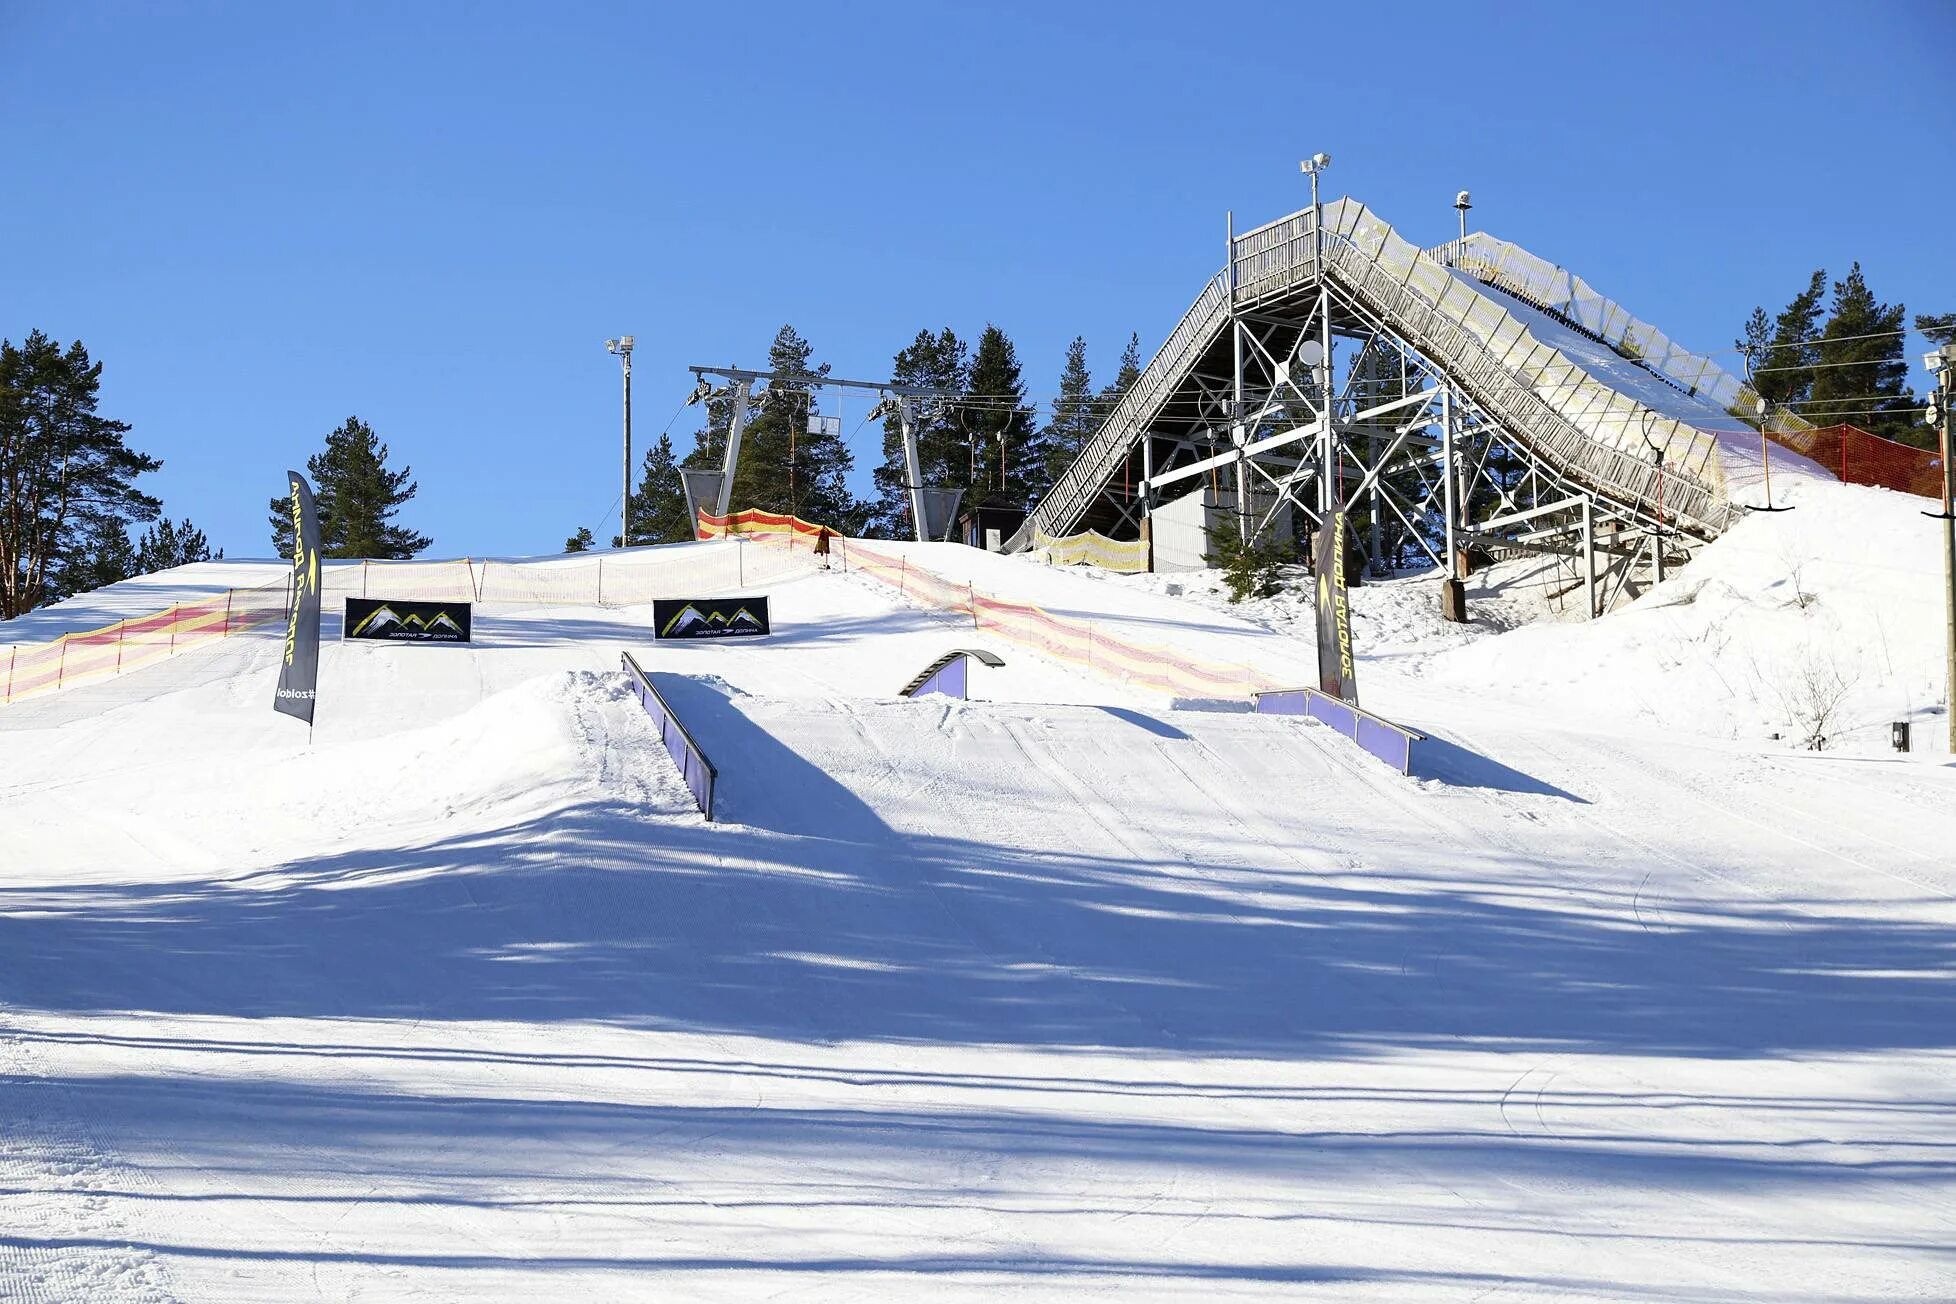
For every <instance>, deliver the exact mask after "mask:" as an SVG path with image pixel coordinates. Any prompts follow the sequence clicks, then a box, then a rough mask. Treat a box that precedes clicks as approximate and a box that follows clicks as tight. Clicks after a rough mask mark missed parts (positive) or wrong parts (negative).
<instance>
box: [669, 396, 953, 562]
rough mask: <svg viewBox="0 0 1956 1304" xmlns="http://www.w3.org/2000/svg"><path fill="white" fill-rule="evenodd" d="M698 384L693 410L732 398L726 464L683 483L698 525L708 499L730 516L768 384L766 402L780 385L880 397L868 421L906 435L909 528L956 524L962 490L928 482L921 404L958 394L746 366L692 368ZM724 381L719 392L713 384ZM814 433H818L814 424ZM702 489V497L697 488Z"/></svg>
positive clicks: (921, 530)
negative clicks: (749, 431)
mask: <svg viewBox="0 0 1956 1304" xmlns="http://www.w3.org/2000/svg"><path fill="white" fill-rule="evenodd" d="M687 370H688V371H690V372H692V373H693V376H694V378H695V380H696V383H695V385H694V387H693V392H692V393H691V394H690V395H689V396H688V397H687V399H686V402H687V403H688V405H691V404H695V403H703V402H706V401H707V400H709V399H713V398H720V397H729V396H730V397H731V398H732V399H733V416H732V420H731V421H730V422H729V424H728V426H727V447H726V454H725V456H724V457H723V458H722V459H721V465H720V469H719V470H718V471H688V472H683V473H682V475H681V478H682V479H683V480H684V482H685V486H686V510H687V512H688V513H689V514H691V516H692V519H693V520H694V521H695V522H696V523H697V522H698V520H699V510H700V508H701V507H702V506H703V505H704V503H705V499H706V498H708V497H711V498H712V499H713V503H714V507H713V514H714V515H715V516H725V515H726V514H727V508H728V507H729V505H730V500H731V495H732V494H733V482H734V471H735V469H736V468H738V467H739V465H740V437H741V434H742V433H743V432H744V431H745V430H746V428H747V416H748V412H749V411H750V410H751V409H752V407H753V403H754V398H755V395H754V386H755V385H757V384H761V383H765V384H767V385H768V387H769V388H768V389H767V390H764V391H762V393H761V401H762V402H765V401H766V399H767V395H768V394H769V393H772V392H773V387H774V385H776V384H777V383H785V384H792V385H796V386H801V387H805V388H807V389H823V388H829V389H843V390H859V391H863V392H867V393H873V394H876V395H877V396H878V398H879V401H878V403H877V405H876V406H875V407H874V408H872V409H871V410H870V413H869V419H871V420H876V419H878V418H881V417H885V416H895V417H896V418H897V421H898V423H899V425H900V426H901V428H902V432H903V459H904V475H905V481H906V483H905V488H906V490H907V491H908V494H909V498H910V524H911V528H912V530H913V531H914V532H915V534H916V536H917V539H918V540H919V541H920V542H922V541H924V540H926V539H931V538H937V537H941V535H942V534H943V532H944V531H943V530H942V529H938V528H936V527H937V526H938V523H939V522H940V521H941V522H942V523H943V526H944V528H946V529H948V528H949V525H950V521H951V519H952V518H953V517H954V516H955V515H956V513H957V500H958V496H959V493H960V491H958V490H951V489H938V488H934V487H932V486H929V485H926V484H924V483H923V475H922V467H921V466H920V464H919V462H918V458H917V404H918V402H919V401H920V400H932V399H939V400H941V399H955V398H957V397H959V395H958V394H957V392H956V391H955V390H948V389H932V388H930V387H928V386H923V385H901V384H898V383H897V382H895V381H893V380H844V379H843V378H842V377H840V376H831V375H829V374H828V372H827V371H826V370H823V371H817V372H788V371H752V370H748V369H747V368H744V367H704V366H702V367H689V368H687ZM709 377H711V378H717V379H719V380H722V381H724V382H725V384H724V385H722V386H719V387H715V385H714V384H713V380H712V379H709ZM810 433H815V431H814V429H813V425H812V419H811V428H810ZM696 484H697V485H698V486H699V490H698V496H696V494H695V485H696Z"/></svg>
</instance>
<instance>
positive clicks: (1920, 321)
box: [1915, 312, 1956, 345]
mask: <svg viewBox="0 0 1956 1304" xmlns="http://www.w3.org/2000/svg"><path fill="white" fill-rule="evenodd" d="M1915 329H1916V330H1918V331H1921V332H1922V337H1923V338H1924V339H1926V340H1928V341H1929V343H1931V344H1938V345H1940V344H1950V343H1956V312H1939V313H1930V314H1926V315H1925V314H1923V313H1917V314H1915Z"/></svg>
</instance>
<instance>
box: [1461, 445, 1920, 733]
mask: <svg viewBox="0 0 1956 1304" xmlns="http://www.w3.org/2000/svg"><path fill="white" fill-rule="evenodd" d="M1782 501H1783V502H1784V503H1785V504H1786V505H1789V506H1791V507H1793V508H1794V509H1795V510H1793V511H1788V512H1774V513H1770V514H1768V513H1754V514H1752V515H1750V516H1748V517H1747V518H1745V519H1744V520H1742V521H1741V522H1740V523H1739V524H1738V525H1737V526H1735V527H1734V528H1733V529H1732V530H1730V531H1729V532H1727V533H1726V534H1725V535H1724V536H1722V537H1721V538H1719V539H1718V540H1716V541H1715V542H1713V543H1711V544H1708V545H1706V546H1705V547H1704V548H1701V549H1700V550H1699V551H1698V554H1697V556H1696V557H1695V559H1694V560H1693V561H1692V562H1691V564H1690V565H1689V566H1686V567H1684V568H1683V569H1682V570H1680V571H1678V572H1676V573H1675V574H1674V575H1673V576H1672V577H1671V578H1670V579H1668V580H1667V581H1666V582H1665V583H1664V584H1663V585H1661V586H1659V587H1657V588H1656V589H1654V590H1652V591H1651V592H1650V593H1648V594H1646V595H1644V596H1643V597H1642V598H1640V599H1639V600H1638V601H1637V602H1635V603H1633V604H1631V605H1629V606H1628V607H1625V608H1623V609H1621V610H1619V611H1616V612H1613V613H1611V614H1610V615H1608V616H1605V617H1604V618H1603V619H1601V620H1598V621H1595V622H1593V623H1583V624H1555V625H1536V626H1531V627H1529V628H1525V629H1518V630H1515V631H1513V632H1511V633H1509V634H1506V635H1504V636H1503V637H1501V638H1499V639H1494V640H1486V641H1482V642H1480V643H1477V644H1475V645H1472V646H1469V647H1464V648H1462V649H1460V650H1459V651H1456V652H1452V653H1449V654H1447V655H1445V656H1442V657H1440V658H1437V659H1436V660H1435V661H1434V663H1433V664H1432V665H1431V666H1430V667H1429V669H1428V674H1429V676H1430V678H1431V681H1432V682H1433V683H1435V684H1438V685H1445V686H1449V687H1452V688H1456V689H1458V690H1460V691H1463V692H1474V693H1487V694H1490V695H1492V696H1495V697H1498V698H1504V699H1509V700H1513V701H1516V702H1518V703H1528V704H1530V709H1533V710H1539V709H1540V708H1541V706H1542V705H1544V704H1546V705H1550V706H1552V707H1553V708H1554V709H1556V710H1557V711H1568V712H1575V713H1577V714H1578V717H1579V718H1595V717H1605V718H1612V719H1616V720H1623V721H1636V722H1639V723H1642V724H1647V725H1651V726H1655V727H1657V728H1660V729H1662V730H1665V731H1667V732H1672V731H1683V732H1689V733H1696V734H1708V735H1711V736H1714V737H1723V738H1736V739H1743V740H1747V741H1754V742H1766V741H1769V740H1770V738H1771V736H1772V735H1778V736H1779V738H1780V739H1781V740H1783V741H1784V742H1786V743H1788V744H1791V745H1803V744H1804V743H1805V742H1806V741H1807V740H1808V739H1809V738H1810V737H1811V736H1812V735H1813V734H1814V733H1816V732H1818V733H1820V734H1822V735H1824V736H1825V737H1826V739H1827V746H1828V747H1830V748H1838V749H1846V750H1850V751H1861V752H1879V751H1885V750H1887V749H1888V748H1889V737H1888V735H1889V724H1890V722H1891V721H1895V720H1908V721H1912V722H1913V724H1914V734H1915V745H1916V747H1917V748H1918V749H1922V750H1929V751H1934V750H1946V741H1945V738H1944V736H1943V735H1944V733H1945V731H1944V729H1943V728H1942V727H1941V722H1942V720H1943V709H1944V703H1943V697H1944V691H1943V677H1944V674H1945V668H1944V659H1943V658H1944V643H1943V635H1944V624H1943V620H1944V587H1943V575H1942V565H1941V560H1940V557H1939V555H1938V552H1939V535H1938V534H1937V531H1936V525H1935V522H1933V521H1930V520H1928V519H1926V518H1925V517H1924V516H1923V515H1922V510H1923V508H1924V507H1925V506H1926V505H1927V504H1926V501H1925V500H1922V499H1917V498H1913V497H1910V496H1908V495H1905V494H1896V493H1890V492H1888V491H1886V490H1881V489H1868V488H1862V487H1860V486H1855V485H1842V484H1837V483H1823V482H1818V481H1810V482H1803V483H1799V484H1796V485H1793V486H1791V487H1790V488H1789V490H1788V492H1787V493H1786V494H1785V495H1784V496H1783V498H1782Z"/></svg>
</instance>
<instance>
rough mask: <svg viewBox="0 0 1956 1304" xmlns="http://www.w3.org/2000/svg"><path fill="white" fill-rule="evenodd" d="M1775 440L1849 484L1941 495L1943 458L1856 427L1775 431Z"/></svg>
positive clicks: (1935, 495)
mask: <svg viewBox="0 0 1956 1304" xmlns="http://www.w3.org/2000/svg"><path fill="white" fill-rule="evenodd" d="M1771 437H1772V440H1773V442H1774V443H1776V444H1779V445H1781V446H1782V447H1785V448H1790V449H1792V450H1793V451H1794V452H1796V453H1798V454H1799V455H1800V456H1801V457H1805V458H1810V459H1811V460H1813V461H1815V462H1818V463H1820V465H1822V466H1824V467H1826V468H1827V469H1828V470H1829V471H1832V472H1833V473H1834V474H1835V475H1837V476H1839V477H1840V479H1841V481H1842V482H1843V483H1845V484H1866V485H1875V486H1877V487H1879V488H1882V489H1895V490H1898V491H1900V492H1902V493H1905V494H1920V495H1921V496H1922V497H1924V498H1941V497H1942V458H1941V457H1940V456H1938V455H1937V454H1935V453H1932V452H1930V451H1929V450H1928V449H1925V448H1911V447H1910V446H1909V445H1907V444H1898V443H1896V442H1895V441H1894V440H1892V439H1883V438H1882V437H1881V436H1880V435H1871V434H1869V433H1868V432H1867V431H1865V430H1862V429H1860V428H1859V427H1858V426H1846V425H1841V426H1817V427H1815V428H1814V429H1812V430H1775V431H1772V432H1771Z"/></svg>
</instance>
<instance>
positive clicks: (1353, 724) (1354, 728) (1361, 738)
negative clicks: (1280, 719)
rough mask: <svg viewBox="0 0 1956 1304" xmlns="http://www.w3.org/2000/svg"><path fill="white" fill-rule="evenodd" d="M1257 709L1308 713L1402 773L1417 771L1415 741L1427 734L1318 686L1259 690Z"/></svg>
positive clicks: (1267, 712) (1263, 712) (1273, 712)
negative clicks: (1316, 687) (1414, 756)
mask: <svg viewBox="0 0 1956 1304" xmlns="http://www.w3.org/2000/svg"><path fill="white" fill-rule="evenodd" d="M1256 709H1257V714H1258V715H1305V716H1309V717H1311V718H1312V719H1313V720H1317V721H1319V722H1321V723H1323V724H1328V725H1330V726H1331V727H1332V728H1333V729H1336V730H1337V731H1338V732H1339V733H1341V734H1343V735H1345V737H1347V738H1349V739H1351V740H1352V741H1353V742H1355V743H1357V744H1358V745H1359V746H1360V747H1361V748H1363V749H1364V750H1365V751H1368V752H1370V753H1371V754H1372V755H1374V756H1376V757H1378V758H1379V759H1380V760H1382V761H1384V762H1385V763H1386V764H1387V765H1390V766H1391V767H1392V768H1393V769H1395V770H1397V771H1399V772H1400V773H1401V774H1411V773H1412V772H1413V744H1414V743H1416V742H1420V741H1422V740H1423V739H1424V738H1425V737H1426V735H1424V734H1418V733H1414V732H1413V731H1412V730H1411V729H1407V728H1404V727H1402V726H1400V725H1396V724H1394V723H1393V722H1392V721H1390V720H1383V719H1380V718H1379V717H1378V716H1376V715H1373V714H1372V713H1371V712H1370V711H1361V710H1359V709H1358V708H1357V707H1355V706H1348V705H1346V704H1345V703H1344V702H1341V701H1339V700H1338V699H1337V698H1335V697H1332V696H1331V695H1330V694H1328V693H1321V692H1319V691H1318V690H1317V689H1315V688H1279V689H1275V690H1273V691H1271V692H1268V693H1258V694H1257V695H1256Z"/></svg>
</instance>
